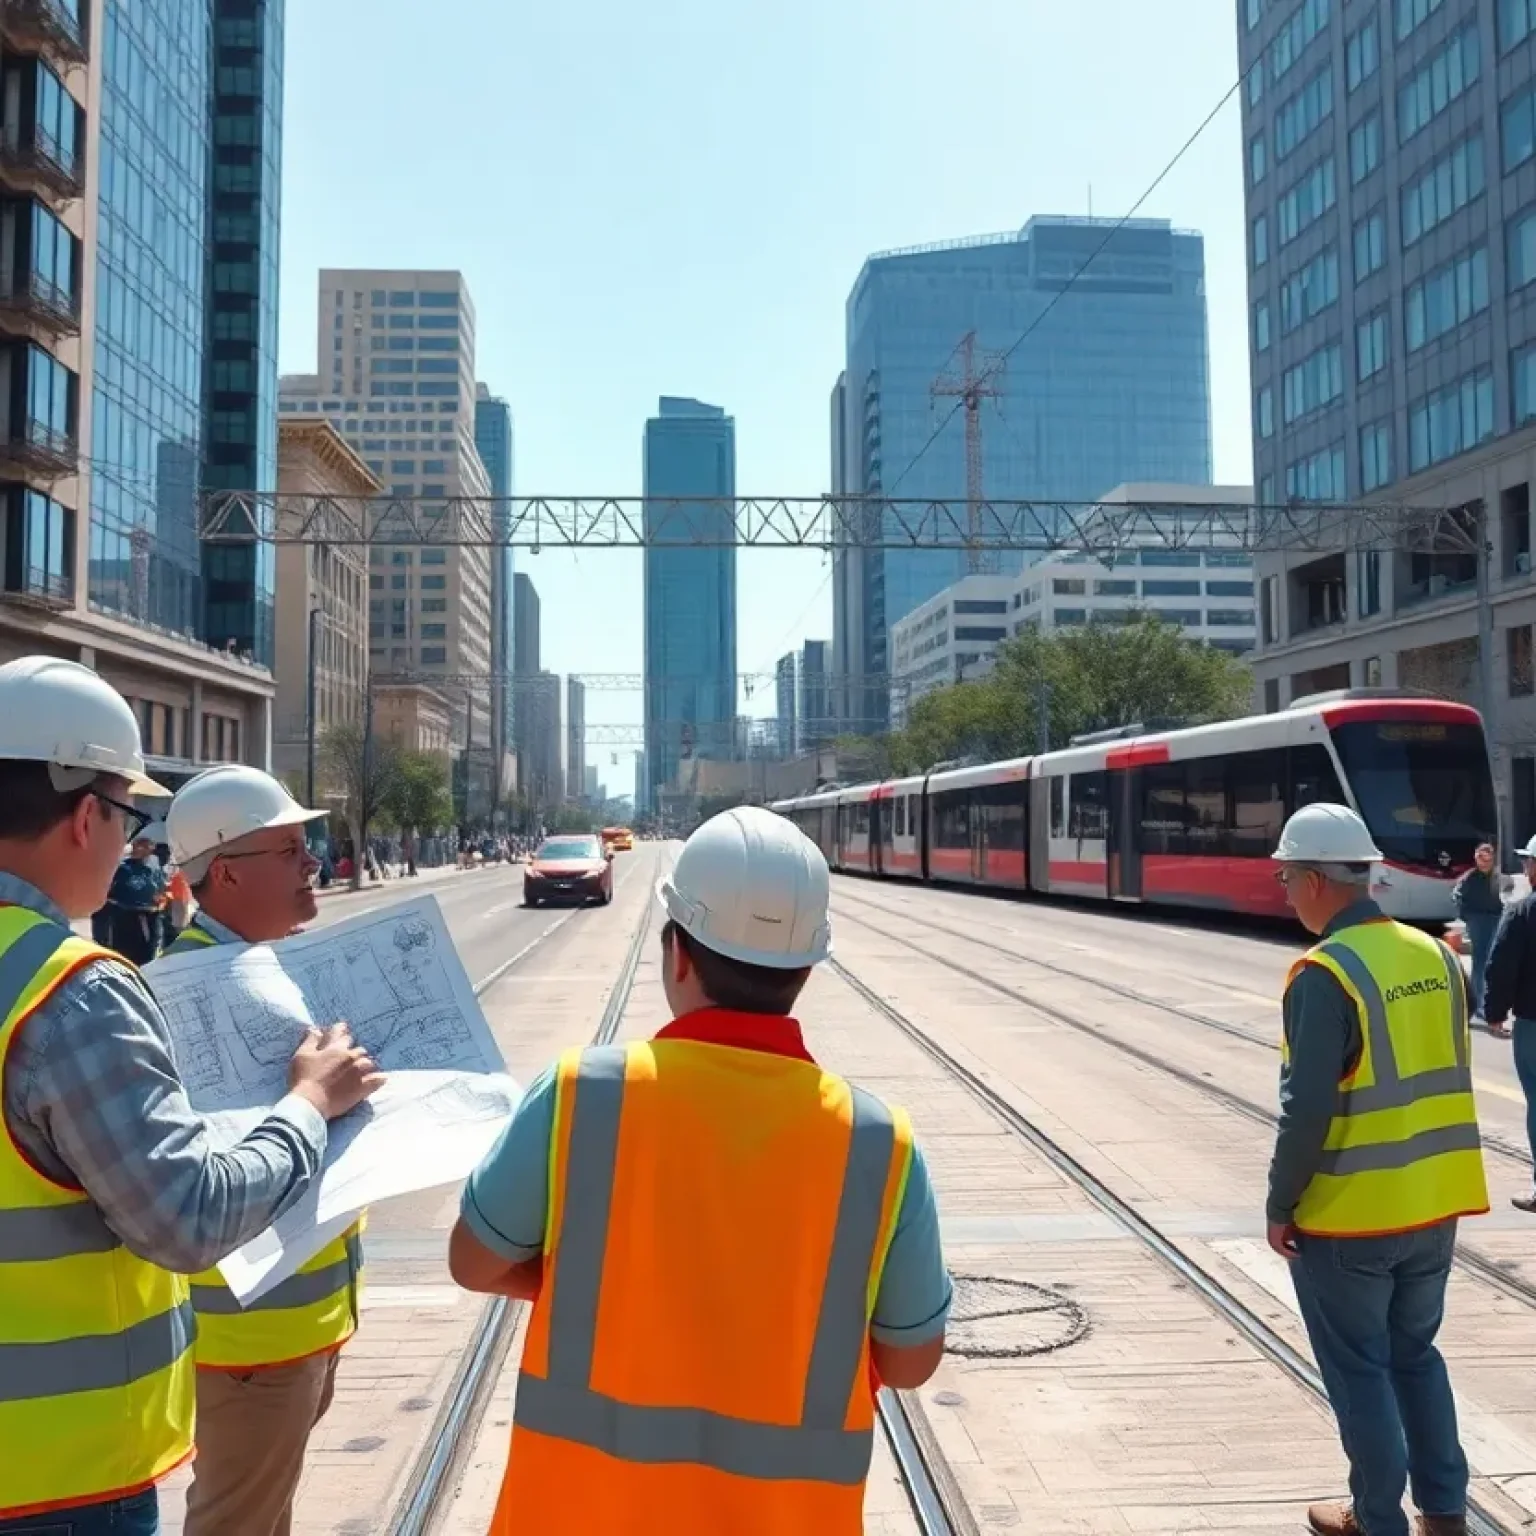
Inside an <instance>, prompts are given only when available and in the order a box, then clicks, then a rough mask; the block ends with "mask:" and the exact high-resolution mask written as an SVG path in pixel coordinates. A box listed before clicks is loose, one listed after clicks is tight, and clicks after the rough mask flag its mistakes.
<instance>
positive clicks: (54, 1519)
mask: <svg viewBox="0 0 1536 1536" xmlns="http://www.w3.org/2000/svg"><path fill="white" fill-rule="evenodd" d="M0 1536H160V1495H159V1493H158V1491H157V1490H155V1489H154V1488H146V1489H145V1490H144V1492H143V1493H135V1494H130V1495H129V1496H128V1497H127V1498H126V1499H109V1500H108V1501H107V1502H106V1503H105V1504H82V1505H80V1506H79V1507H78V1508H75V1509H54V1510H49V1511H48V1512H47V1513H46V1514H42V1515H23V1516H21V1518H20V1519H19V1520H0Z"/></svg>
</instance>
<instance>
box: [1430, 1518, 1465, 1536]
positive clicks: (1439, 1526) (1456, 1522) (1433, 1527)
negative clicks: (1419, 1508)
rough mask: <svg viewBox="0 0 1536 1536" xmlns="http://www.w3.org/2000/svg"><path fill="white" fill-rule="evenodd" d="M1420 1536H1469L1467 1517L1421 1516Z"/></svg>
mask: <svg viewBox="0 0 1536 1536" xmlns="http://www.w3.org/2000/svg"><path fill="white" fill-rule="evenodd" d="M1418 1536H1467V1517H1466V1516H1465V1515H1420V1516H1419V1524H1418Z"/></svg>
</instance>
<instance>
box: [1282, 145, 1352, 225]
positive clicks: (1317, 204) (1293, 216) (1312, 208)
mask: <svg viewBox="0 0 1536 1536" xmlns="http://www.w3.org/2000/svg"><path fill="white" fill-rule="evenodd" d="M1337 200H1338V187H1337V185H1336V182H1335V178H1334V172H1333V161H1332V159H1328V160H1323V161H1320V162H1319V163H1318V164H1317V165H1314V166H1313V167H1312V169H1311V170H1310V171H1308V172H1307V173H1306V174H1305V175H1304V176H1303V177H1302V178H1301V180H1300V181H1298V182H1297V183H1296V185H1295V186H1293V187H1292V188H1291V189H1290V191H1288V192H1287V193H1286V194H1285V195H1284V196H1283V197H1282V198H1281V199H1280V201H1279V203H1278V204H1277V205H1276V208H1275V218H1276V222H1277V223H1278V226H1279V231H1280V244H1281V245H1289V244H1290V242H1291V241H1292V240H1294V239H1295V238H1296V237H1297V236H1298V235H1299V234H1301V232H1302V231H1303V230H1304V229H1310V228H1311V226H1312V225H1313V224H1315V223H1316V222H1317V221H1318V220H1319V219H1320V218H1322V216H1323V215H1324V214H1325V213H1327V212H1328V210H1329V209H1330V208H1332V207H1333V205H1334V203H1335V202H1336V201H1337Z"/></svg>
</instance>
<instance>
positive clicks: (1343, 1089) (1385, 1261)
mask: <svg viewBox="0 0 1536 1536" xmlns="http://www.w3.org/2000/svg"><path fill="white" fill-rule="evenodd" d="M1381 857H1382V855H1381V853H1380V851H1379V850H1378V849H1377V847H1376V844H1375V841H1374V840H1373V839H1372V837H1371V834H1370V832H1369V830H1368V829H1367V828H1366V825H1365V823H1364V822H1363V821H1362V820H1361V819H1360V817H1359V816H1358V815H1357V814H1356V813H1355V812H1354V811H1352V810H1350V809H1349V808H1348V807H1347V806H1343V805H1325V804H1318V805H1309V806H1305V807H1303V808H1302V809H1301V810H1299V811H1297V812H1296V814H1295V815H1294V816H1292V817H1291V819H1290V820H1289V821H1288V822H1287V823H1286V824H1285V828H1284V830H1283V831H1282V832H1281V834H1280V843H1279V846H1278V847H1277V848H1276V849H1275V853H1274V859H1275V862H1276V863H1277V864H1278V865H1279V869H1278V870H1277V872H1276V875H1277V878H1278V879H1279V881H1280V882H1281V884H1282V885H1284V887H1285V892H1286V898H1287V900H1288V901H1289V903H1290V906H1291V908H1292V910H1293V911H1294V912H1295V913H1296V916H1297V917H1298V918H1299V919H1300V920H1301V923H1302V926H1303V927H1305V928H1306V929H1307V930H1308V931H1309V932H1311V933H1314V934H1316V935H1317V937H1318V942H1317V943H1316V944H1315V945H1314V946H1313V947H1312V948H1311V949H1310V950H1308V951H1307V953H1306V954H1305V955H1303V956H1302V957H1301V959H1299V960H1298V961H1297V962H1296V964H1295V965H1294V966H1292V967H1291V973H1290V976H1289V977H1288V979H1287V981H1286V988H1285V1001H1284V1035H1283V1038H1282V1041H1281V1071H1280V1120H1279V1131H1278V1134H1277V1136H1276V1138H1275V1152H1274V1159H1273V1161H1272V1163H1271V1164H1270V1170H1269V1198H1268V1202H1267V1207H1266V1211H1265V1215H1266V1218H1267V1221H1268V1228H1269V1243H1270V1246H1271V1247H1272V1248H1273V1249H1274V1250H1275V1252H1276V1253H1278V1254H1279V1255H1280V1256H1281V1257H1282V1258H1284V1259H1285V1260H1287V1262H1288V1263H1289V1264H1290V1266H1291V1276H1292V1279H1293V1281H1294V1283H1295V1286H1296V1296H1297V1300H1298V1302H1299V1303H1300V1307H1301V1315H1302V1319H1303V1321H1304V1322H1305V1324H1306V1328H1307V1335H1308V1337H1309V1338H1310V1339H1311V1341H1312V1352H1313V1354H1314V1355H1316V1357H1317V1365H1318V1369H1319V1371H1320V1372H1321V1373H1322V1377H1323V1384H1324V1386H1325V1387H1326V1388H1327V1390H1328V1399H1329V1401H1330V1402H1331V1403H1332V1405H1333V1410H1334V1413H1335V1415H1336V1417H1337V1418H1338V1422H1339V1436H1340V1439H1341V1440H1342V1442H1343V1445H1344V1453H1345V1455H1346V1456H1347V1457H1348V1458H1349V1487H1350V1493H1351V1495H1352V1501H1351V1502H1350V1503H1348V1504H1319V1505H1315V1506H1314V1507H1313V1508H1312V1509H1310V1510H1309V1511H1308V1520H1309V1522H1310V1524H1311V1528H1312V1530H1313V1531H1315V1532H1317V1533H1318V1536H1361V1533H1363V1536H1408V1521H1407V1519H1406V1517H1405V1516H1404V1514H1403V1507H1402V1505H1403V1490H1404V1487H1405V1485H1406V1484H1407V1483H1408V1482H1409V1480H1410V1479H1411V1481H1412V1489H1413V1498H1414V1502H1415V1503H1416V1504H1417V1505H1418V1506H1419V1508H1420V1510H1421V1511H1422V1514H1421V1515H1420V1517H1419V1524H1418V1527H1417V1529H1418V1532H1419V1533H1420V1536H1462V1533H1464V1532H1465V1531H1466V1529H1467V1523H1466V1507H1467V1458H1466V1456H1465V1454H1464V1453H1463V1451H1462V1448H1461V1442H1460V1439H1459V1437H1458V1433H1457V1426H1456V1403H1455V1400H1454V1398H1453V1397H1452V1395H1451V1385H1450V1380H1449V1378H1448V1376H1447V1373H1446V1368H1445V1361H1444V1360H1443V1359H1442V1357H1441V1355H1440V1352H1439V1350H1438V1349H1437V1348H1436V1347H1435V1336H1436V1335H1437V1334H1438V1333H1439V1331H1440V1323H1441V1319H1442V1317H1443V1315H1444V1311H1445V1288H1446V1282H1447V1280H1448V1279H1449V1278H1450V1272H1451V1261H1452V1257H1453V1255H1454V1252H1455V1246H1456V1223H1457V1220H1458V1218H1460V1217H1462V1216H1471V1215H1477V1214H1481V1213H1482V1212H1484V1211H1486V1210H1487V1209H1488V1186H1487V1183H1486V1180H1485V1178H1484V1175H1483V1160H1482V1147H1481V1142H1480V1140H1479V1137H1478V1129H1477V1107H1476V1104H1475V1103H1474V1100H1473V1096H1472V1068H1471V1051H1472V1036H1471V1014H1472V999H1471V995H1470V989H1469V986H1468V982H1467V978H1466V974H1465V973H1464V972H1463V970H1462V968H1461V962H1460V961H1459V960H1458V959H1457V957H1456V956H1455V955H1454V954H1452V953H1451V951H1450V949H1449V948H1448V947H1447V946H1446V945H1445V944H1443V943H1441V941H1440V940H1439V939H1436V938H1432V937H1431V936H1430V935H1428V934H1426V933H1421V932H1419V931H1418V930H1417V929H1414V928H1408V927H1406V926H1404V925H1403V924H1401V923H1396V922H1393V921H1392V920H1391V919H1390V918H1388V917H1387V916H1386V915H1385V914H1384V913H1383V912H1382V910H1381V908H1380V907H1378V906H1377V905H1376V903H1375V902H1374V901H1372V900H1371V875H1372V868H1373V866H1374V865H1375V864H1376V863H1377V862H1378V861H1379V860H1380V859H1381Z"/></svg>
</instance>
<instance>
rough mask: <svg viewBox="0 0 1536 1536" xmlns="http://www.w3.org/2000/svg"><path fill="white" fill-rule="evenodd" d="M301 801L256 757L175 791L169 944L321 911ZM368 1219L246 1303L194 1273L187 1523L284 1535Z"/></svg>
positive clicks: (197, 1533) (190, 1530)
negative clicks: (177, 926) (187, 907)
mask: <svg viewBox="0 0 1536 1536" xmlns="http://www.w3.org/2000/svg"><path fill="white" fill-rule="evenodd" d="M324 815H325V812H324V811H309V810H305V809H304V807H303V806H301V805H300V804H299V803H298V802H297V801H296V800H294V798H293V796H292V795H290V794H289V793H288V791H287V790H286V789H284V788H283V786H282V785H281V784H279V783H278V781H277V780H276V779H274V778H273V777H272V776H271V774H268V773H263V772H262V771H261V770H260V769H259V768H247V767H244V766H243V765H240V764H236V763H230V764H226V765H225V766H224V767H221V768H210V769H209V770H208V772H207V773H204V774H199V775H198V777H197V778H195V779H193V780H192V782H191V783H190V784H188V785H187V786H186V788H185V789H183V790H182V791H181V792H180V793H179V794H178V795H177V796H176V798H175V799H174V800H173V801H172V802H171V809H170V814H169V815H168V816H167V817H166V826H167V830H168V833H169V836H170V841H171V852H172V856H173V858H174V859H175V861H176V864H177V866H178V867H179V868H180V869H181V871H182V872H183V873H184V874H185V875H186V877H187V880H188V882H189V883H190V885H191V887H192V894H193V896H194V897H195V898H196V899H197V903H198V912H197V916H196V917H195V918H194V919H193V921H192V924H191V926H190V927H189V928H188V929H187V930H186V932H185V933H183V934H182V935H181V937H180V938H179V939H177V941H176V942H175V944H173V945H172V946H171V953H172V954H174V955H180V954H187V953H189V952H191V951H194V950H197V949H201V948H204V947H206V946H208V945H211V944H271V943H274V942H275V941H276V940H278V939H282V938H286V937H287V936H288V935H289V934H290V933H292V932H293V930H294V929H295V928H297V927H299V926H300V925H301V924H303V923H307V922H309V921H310V920H311V919H312V918H313V917H314V916H315V911H316V907H315V892H314V887H313V879H314V875H315V873H316V871H317V870H318V869H319V868H320V861H319V859H317V858H316V857H315V856H314V854H312V853H311V852H310V850H309V845H308V843H307V841H306V839H305V836H304V829H305V827H306V826H308V825H309V823H311V822H314V821H318V820H320V819H321V818H322V817H323V816H324ZM362 1263H363V1255H362V1222H361V1220H359V1221H358V1222H357V1223H355V1224H354V1225H353V1226H352V1227H351V1228H350V1229H349V1230H348V1231H346V1232H344V1233H342V1234H341V1235H340V1236H338V1237H336V1238H335V1239H334V1240H333V1241H331V1242H330V1243H328V1244H326V1246H325V1247H323V1248H321V1250H320V1251H319V1252H318V1253H317V1254H315V1255H314V1257H313V1258H311V1259H310V1260H309V1261H308V1262H307V1263H306V1264H304V1265H303V1267H302V1268H300V1270H299V1271H298V1273H297V1274H295V1275H293V1276H292V1277H291V1278H290V1279H288V1280H285V1281H283V1282H282V1284H280V1285H278V1286H275V1287H274V1288H273V1289H272V1290H270V1291H269V1292H268V1293H267V1294H266V1295H265V1296H263V1297H261V1298H260V1299H259V1300H258V1301H256V1302H255V1303H253V1304H252V1305H251V1306H250V1307H249V1308H244V1309H243V1308H242V1307H241V1306H240V1304H239V1303H238V1302H237V1301H236V1300H235V1298H234V1296H233V1294H232V1293H231V1292H230V1290H229V1288H228V1287H227V1286H226V1285H225V1284H224V1282H223V1280H222V1279H221V1278H220V1276H219V1272H218V1270H217V1269H208V1270H206V1271H204V1272H203V1273H202V1274H200V1275H195V1276H194V1277H193V1279H192V1305H193V1306H194V1307H195V1308H196V1310H197V1350H196V1357H197V1461H196V1463H195V1465H194V1475H193V1480H192V1486H191V1488H190V1489H189V1490H188V1492H187V1519H186V1525H185V1526H184V1528H183V1529H184V1536H219V1533H223V1532H231V1531H239V1532H240V1533H241V1536H287V1532H288V1530H289V1528H290V1525H291V1522H292V1518H293V1496H294V1492H295V1490H296V1489H297V1488H298V1485H299V1478H300V1476H301V1475H302V1474H303V1471H304V1452H305V1449H306V1448H307V1446H308V1444H309V1436H310V1432H311V1431H312V1430H313V1428H314V1426H315V1425H316V1424H318V1423H319V1422H320V1420H321V1418H322V1417H323V1416H324V1414H325V1412H326V1410H327V1409H328V1408H329V1407H330V1404H331V1396H332V1393H333V1391H334V1390H335V1383H336V1362H337V1357H338V1355H339V1353H340V1351H341V1347H342V1345H343V1344H345V1343H346V1342H347V1340H348V1339H350V1338H351V1337H352V1334H353V1331H354V1330H355V1329H356V1327H357V1308H358V1288H359V1284H360V1281H361V1276H362Z"/></svg>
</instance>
